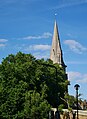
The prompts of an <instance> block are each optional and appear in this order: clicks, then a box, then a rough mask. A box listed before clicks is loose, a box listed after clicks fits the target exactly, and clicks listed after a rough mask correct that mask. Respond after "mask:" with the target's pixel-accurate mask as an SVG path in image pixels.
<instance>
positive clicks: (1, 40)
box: [0, 39, 8, 42]
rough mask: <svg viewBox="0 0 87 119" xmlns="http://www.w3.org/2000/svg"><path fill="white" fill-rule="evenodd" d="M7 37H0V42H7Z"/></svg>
mask: <svg viewBox="0 0 87 119" xmlns="http://www.w3.org/2000/svg"><path fill="white" fill-rule="evenodd" d="M7 41H8V40H7V39H0V42H7Z"/></svg>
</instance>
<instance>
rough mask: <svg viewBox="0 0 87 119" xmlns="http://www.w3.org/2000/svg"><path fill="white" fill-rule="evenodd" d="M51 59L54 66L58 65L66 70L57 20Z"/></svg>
mask: <svg viewBox="0 0 87 119" xmlns="http://www.w3.org/2000/svg"><path fill="white" fill-rule="evenodd" d="M50 59H51V60H52V61H53V63H54V64H55V63H58V64H59V65H60V66H61V67H63V69H64V70H65V68H66V65H65V64H64V61H63V54H62V49H61V44H60V38H59V33H58V26H57V22H56V20H55V24H54V34H53V39H52V47H51V52H50Z"/></svg>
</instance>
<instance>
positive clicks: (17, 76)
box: [0, 52, 67, 119]
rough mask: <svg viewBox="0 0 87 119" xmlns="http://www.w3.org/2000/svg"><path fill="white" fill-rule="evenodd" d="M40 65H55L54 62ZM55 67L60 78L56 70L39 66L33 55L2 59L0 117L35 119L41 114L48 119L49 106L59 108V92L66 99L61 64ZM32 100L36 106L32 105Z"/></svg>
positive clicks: (11, 56)
mask: <svg viewBox="0 0 87 119" xmlns="http://www.w3.org/2000/svg"><path fill="white" fill-rule="evenodd" d="M38 62H40V63H41V64H43V63H46V64H51V65H53V63H52V61H51V60H47V61H45V60H44V59H41V60H38ZM55 66H56V67H57V74H58V75H57V79H56V77H55V73H56V71H55V69H53V68H52V67H46V66H45V65H40V64H38V63H37V60H36V59H35V58H34V57H33V56H32V55H31V54H24V53H21V52H18V53H17V54H16V55H13V54H11V55H9V56H8V57H6V58H5V59H3V61H2V63H1V64H0V118H2V119H7V118H9V119H10V118H13V119H17V118H20V119H23V118H24V119H25V118H29V116H30V115H31V117H32V119H34V117H33V116H32V115H34V114H35V115H37V116H38V112H40V114H41V116H40V119H41V118H42V117H43V119H45V118H46V117H47V113H46V112H48V110H49V109H50V105H51V106H52V107H56V105H58V93H60V95H61V97H63V96H64V95H63V94H64V92H65V90H66V85H67V83H66V80H65V72H64V71H63V69H62V68H61V67H59V65H57V64H55ZM30 99H31V102H32V101H33V102H34V103H30ZM60 103H61V101H60ZM37 104H38V106H37ZM28 105H29V106H28ZM30 107H32V108H31V109H30ZM43 108H44V110H43ZM36 110H37V111H36ZM42 110H43V111H42ZM28 112H29V113H28ZM35 112H36V113H35ZM36 119H38V118H36Z"/></svg>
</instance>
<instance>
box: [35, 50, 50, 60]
mask: <svg viewBox="0 0 87 119" xmlns="http://www.w3.org/2000/svg"><path fill="white" fill-rule="evenodd" d="M33 55H34V56H35V57H36V58H37V59H41V58H44V59H48V58H49V57H50V53H49V52H47V51H44V52H43V53H41V52H35V53H33Z"/></svg>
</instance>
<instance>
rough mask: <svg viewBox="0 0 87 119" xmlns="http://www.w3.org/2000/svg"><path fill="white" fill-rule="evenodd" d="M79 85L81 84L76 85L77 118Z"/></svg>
mask: <svg viewBox="0 0 87 119" xmlns="http://www.w3.org/2000/svg"><path fill="white" fill-rule="evenodd" d="M79 87H80V86H79V85H78V84H76V85H75V86H74V88H75V89H76V104H77V119H78V89H79Z"/></svg>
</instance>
